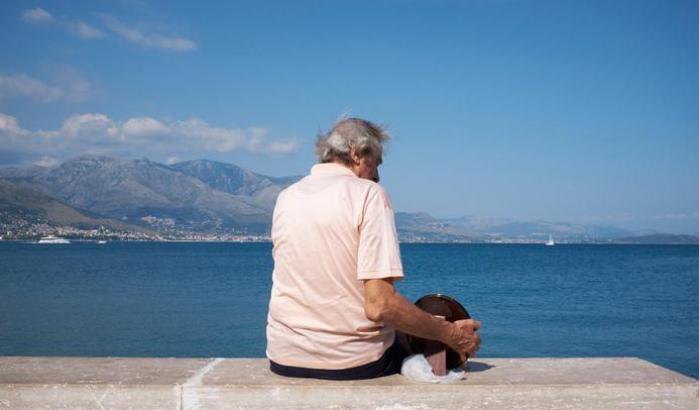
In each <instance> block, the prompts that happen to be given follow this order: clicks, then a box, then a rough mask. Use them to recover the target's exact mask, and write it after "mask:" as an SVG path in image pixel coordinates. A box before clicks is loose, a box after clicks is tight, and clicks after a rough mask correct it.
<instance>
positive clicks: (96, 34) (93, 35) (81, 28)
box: [65, 21, 104, 39]
mask: <svg viewBox="0 0 699 410" xmlns="http://www.w3.org/2000/svg"><path fill="white" fill-rule="evenodd" d="M65 24H66V27H67V28H68V30H69V31H70V32H71V33H73V34H74V35H76V36H78V37H80V38H84V39H97V38H102V37H104V33H103V32H101V31H100V30H98V29H96V28H94V27H92V26H91V25H89V24H87V23H85V22H83V21H71V22H67V23H65Z"/></svg>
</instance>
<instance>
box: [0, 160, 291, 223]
mask: <svg viewBox="0 0 699 410" xmlns="http://www.w3.org/2000/svg"><path fill="white" fill-rule="evenodd" d="M221 165H223V164H221ZM206 169H210V170H211V172H209V173H207V172H205V170H206ZM216 170H217V167H216V166H211V167H208V166H207V164H206V162H204V161H199V162H192V163H183V164H179V165H178V166H173V167H170V166H167V165H164V164H160V163H157V162H153V161H149V160H147V159H138V160H125V159H119V158H112V157H105V156H81V157H78V158H74V159H72V160H69V161H66V162H64V163H63V164H61V165H59V166H58V167H55V168H44V169H37V167H30V168H26V169H24V170H23V169H18V168H6V169H0V177H5V178H7V179H9V180H10V181H12V182H14V183H16V184H19V185H22V186H25V187H29V188H31V189H35V190H38V191H41V192H43V193H45V194H47V195H50V196H52V197H54V198H57V199H60V200H62V201H64V202H66V203H67V204H70V205H72V206H75V207H77V208H80V209H85V210H89V211H91V212H94V213H96V214H100V215H104V216H108V217H111V218H118V219H122V220H126V221H129V222H132V223H142V224H147V225H151V226H153V227H157V228H159V229H165V228H167V227H168V226H169V227H176V228H177V229H183V230H191V231H201V232H227V231H242V232H254V233H264V232H266V231H267V230H268V228H269V223H270V220H271V208H272V206H271V205H270V203H272V204H273V199H272V197H273V198H276V194H277V193H278V192H279V190H280V189H281V188H280V186H281V185H277V184H276V183H275V182H276V181H273V180H272V179H263V178H262V177H260V176H257V175H256V174H253V175H250V176H251V177H253V178H248V179H247V180H246V178H245V177H243V178H242V181H240V183H239V184H238V185H237V186H235V189H233V188H234V185H235V184H234V183H233V182H234V181H232V180H229V181H226V180H225V179H223V177H222V178H221V179H218V180H217V179H216V175H217V174H216V172H215V171H216ZM23 171H24V172H23ZM242 172H243V174H245V171H242ZM190 174H191V175H190ZM218 175H219V176H221V173H220V172H219V174H218ZM284 182H285V181H284ZM226 183H228V185H227V187H228V188H230V189H231V190H233V192H228V191H224V190H219V189H217V188H224V189H225V187H226V185H225V184H226ZM237 192H243V194H238V193H237ZM248 193H251V194H252V195H249V194H248Z"/></svg>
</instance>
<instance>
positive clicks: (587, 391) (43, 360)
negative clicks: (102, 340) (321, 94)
mask: <svg viewBox="0 0 699 410" xmlns="http://www.w3.org/2000/svg"><path fill="white" fill-rule="evenodd" d="M267 366H268V365H267V361H266V360H263V359H171V358H170V359H140V358H86V357H75V358H72V357H0V408H13V409H36V408H59V409H60V408H66V409H68V408H70V409H235V408H251V409H269V408H279V409H282V408H283V409H288V408H295V409H311V408H327V409H353V408H356V409H368V408H371V409H383V410H389V409H395V410H399V409H401V410H402V409H433V408H434V409H471V408H473V409H476V408H485V409H510V408H520V409H557V408H566V409H610V408H615V409H619V408H633V409H663V408H668V409H669V408H672V409H698V408H699V400H698V395H699V383H698V382H697V381H696V380H695V379H693V378H690V377H687V376H683V375H681V374H679V373H676V372H673V371H670V370H667V369H665V368H662V367H659V366H656V365H654V364H652V363H649V362H647V361H644V360H640V359H636V358H581V359H547V358H537V359H484V358H477V359H476V360H475V361H474V362H472V363H470V365H469V371H468V372H467V378H466V379H465V380H463V381H461V382H459V383H456V384H449V385H433V384H419V383H415V382H412V381H410V380H408V379H406V378H404V377H402V376H399V375H396V376H391V377H384V378H380V379H374V380H361V381H351V382H333V381H319V380H308V379H288V378H284V377H280V376H276V375H274V374H272V373H271V372H270V371H269V369H268V367H267Z"/></svg>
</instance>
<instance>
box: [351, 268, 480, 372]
mask: <svg viewBox="0 0 699 410" xmlns="http://www.w3.org/2000/svg"><path fill="white" fill-rule="evenodd" d="M364 290H365V298H366V299H365V303H364V312H365V314H366V317H367V318H368V319H369V320H371V321H374V322H384V323H386V324H388V325H390V326H392V327H394V328H395V329H397V330H400V331H401V332H403V333H408V334H411V335H415V336H418V337H422V338H424V339H430V340H438V341H440V342H442V343H444V344H446V345H447V346H449V347H451V348H452V349H454V350H455V351H456V352H457V353H459V355H460V356H461V358H462V359H463V358H465V357H466V354H473V353H474V352H475V351H477V350H478V347H479V346H480V343H481V341H480V337H479V336H478V334H477V333H476V330H478V328H480V322H478V321H474V320H471V319H468V320H459V321H456V322H454V323H451V322H447V321H446V320H442V319H440V318H437V317H435V316H433V315H431V314H429V313H427V312H425V311H423V310H421V309H420V308H418V307H417V306H415V305H414V304H412V303H410V301H408V300H407V299H406V298H405V297H403V296H402V295H401V294H400V293H398V291H396V289H395V287H394V286H393V283H392V280H391V279H369V280H365V281H364Z"/></svg>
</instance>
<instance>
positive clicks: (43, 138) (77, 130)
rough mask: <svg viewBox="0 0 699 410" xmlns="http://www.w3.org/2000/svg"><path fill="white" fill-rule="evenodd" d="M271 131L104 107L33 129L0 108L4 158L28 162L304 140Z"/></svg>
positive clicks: (257, 147)
mask: <svg viewBox="0 0 699 410" xmlns="http://www.w3.org/2000/svg"><path fill="white" fill-rule="evenodd" d="M267 135H268V131H267V130H266V129H264V128H260V127H250V128H225V127H216V126H212V125H210V124H208V123H207V122H205V121H203V120H201V119H197V118H193V119H188V120H184V121H160V120H157V119H155V118H152V117H146V116H140V117H133V118H128V119H126V120H125V121H115V120H113V119H111V118H109V116H107V115H105V114H102V113H85V114H76V115H73V116H71V117H68V118H66V119H65V120H64V121H63V123H62V124H61V126H60V128H58V129H54V130H34V131H32V130H27V129H23V128H22V127H21V126H20V125H19V124H18V122H17V119H16V118H14V117H12V116H9V115H6V114H2V113H0V158H3V157H9V154H8V153H11V154H12V155H13V158H15V159H16V158H17V157H18V156H19V157H21V158H22V159H23V161H24V162H26V161H40V162H42V163H49V160H48V159H46V158H51V159H56V160H64V159H67V158H70V157H74V156H77V155H80V154H111V155H117V156H132V157H133V156H135V157H143V156H147V157H149V158H152V159H155V160H163V161H168V162H170V163H171V162H176V161H179V159H180V158H186V159H189V158H206V157H211V156H212V155H213V156H218V157H219V158H220V155H225V154H228V153H231V152H241V151H242V152H250V153H258V154H272V155H283V154H290V153H292V152H294V151H296V149H297V148H298V147H299V145H300V143H301V141H300V140H298V139H284V140H269V139H268V138H267ZM18 153H19V154H18ZM3 154H6V155H4V156H3ZM44 157H46V158H44Z"/></svg>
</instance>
